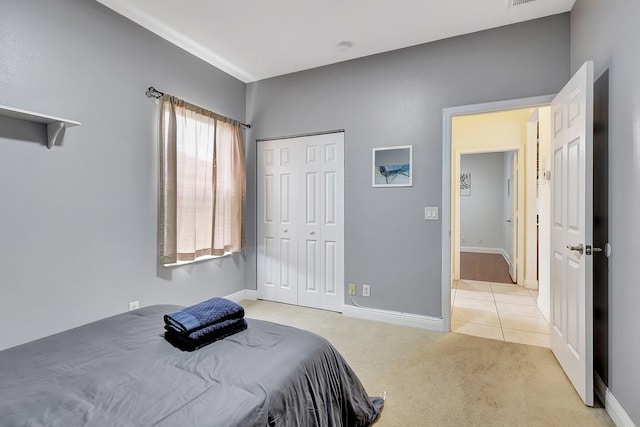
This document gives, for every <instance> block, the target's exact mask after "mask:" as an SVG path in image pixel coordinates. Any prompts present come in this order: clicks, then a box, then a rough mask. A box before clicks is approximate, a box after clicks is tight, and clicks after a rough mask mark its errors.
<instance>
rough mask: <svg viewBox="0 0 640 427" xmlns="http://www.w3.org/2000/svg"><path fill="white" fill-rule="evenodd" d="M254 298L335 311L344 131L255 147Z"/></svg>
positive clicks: (340, 278)
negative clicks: (255, 279)
mask: <svg viewBox="0 0 640 427" xmlns="http://www.w3.org/2000/svg"><path fill="white" fill-rule="evenodd" d="M258 189H259V190H258V298H260V299H267V300H272V301H279V302H286V303H290V304H299V305H303V306H307V307H314V308H321V309H325V310H332V311H342V305H343V302H344V134H343V133H342V132H340V133H333V134H326V135H314V136H307V137H299V138H290V139H282V140H276V141H263V142H260V143H259V145H258Z"/></svg>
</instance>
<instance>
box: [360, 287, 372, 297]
mask: <svg viewBox="0 0 640 427" xmlns="http://www.w3.org/2000/svg"><path fill="white" fill-rule="evenodd" d="M362 296H363V297H370V296H371V287H370V286H369V285H362Z"/></svg>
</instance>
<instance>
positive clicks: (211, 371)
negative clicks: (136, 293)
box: [0, 305, 382, 427]
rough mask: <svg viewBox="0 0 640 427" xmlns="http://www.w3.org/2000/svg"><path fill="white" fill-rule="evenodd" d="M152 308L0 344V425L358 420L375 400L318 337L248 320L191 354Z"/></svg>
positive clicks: (375, 409) (368, 414)
mask: <svg viewBox="0 0 640 427" xmlns="http://www.w3.org/2000/svg"><path fill="white" fill-rule="evenodd" d="M180 308H181V307H178V306H174V305H156V306H151V307H145V308H142V309H139V310H134V311H130V312H127V313H123V314H119V315H116V316H113V317H109V318H107V319H103V320H99V321H97V322H93V323H90V324H87V325H84V326H81V327H78V328H75V329H71V330H69V331H65V332H62V333H59V334H56V335H52V336H49V337H46V338H42V339H39V340H36V341H33V342H30V343H27V344H23V345H20V346H17V347H13V348H10V349H7V350H3V351H0V425H2V426H48V427H49V426H64V427H69V426H109V427H114V426H340V425H343V426H366V425H369V424H371V423H372V422H373V421H374V420H375V419H376V417H377V416H378V415H379V411H380V409H381V404H382V401H381V399H377V398H369V396H368V395H367V393H366V391H365V390H364V388H363V386H362V384H361V383H360V381H359V380H358V378H357V377H356V375H355V373H354V372H353V370H352V369H351V368H350V367H349V365H348V364H347V363H346V362H345V360H344V359H343V358H342V356H341V355H340V354H339V353H338V352H337V350H335V349H334V348H333V346H331V344H330V343H329V342H328V341H327V340H325V339H324V338H322V337H319V336H318V335H315V334H313V333H311V332H307V331H303V330H299V329H296V328H292V327H288V326H284V325H279V324H275V323H270V322H265V321H259V320H254V319H247V323H248V328H247V329H246V330H245V331H243V332H240V333H237V334H235V335H232V336H230V337H227V338H225V339H224V340H221V341H217V342H215V343H213V344H210V345H208V346H206V347H204V348H201V349H199V350H197V351H194V352H184V351H181V350H179V349H177V348H175V347H173V346H171V345H170V344H169V343H168V342H166V341H165V340H164V338H163V336H162V331H163V320H162V316H163V314H165V313H169V312H172V311H175V310H178V309H180Z"/></svg>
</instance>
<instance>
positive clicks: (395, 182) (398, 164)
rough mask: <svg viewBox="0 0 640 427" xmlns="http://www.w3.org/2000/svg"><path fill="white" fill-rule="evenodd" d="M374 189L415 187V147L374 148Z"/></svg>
mask: <svg viewBox="0 0 640 427" xmlns="http://www.w3.org/2000/svg"><path fill="white" fill-rule="evenodd" d="M372 159H373V162H372V172H373V173H372V182H371V184H372V186H373V187H413V145H398V146H395V147H380V148H374V149H373V152H372Z"/></svg>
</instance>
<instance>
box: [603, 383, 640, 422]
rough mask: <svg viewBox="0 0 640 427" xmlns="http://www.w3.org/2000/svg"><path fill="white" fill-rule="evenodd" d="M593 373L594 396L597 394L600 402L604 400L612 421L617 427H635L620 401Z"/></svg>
mask: <svg viewBox="0 0 640 427" xmlns="http://www.w3.org/2000/svg"><path fill="white" fill-rule="evenodd" d="M593 375H594V381H593V385H594V389H595V393H596V396H598V399H600V401H601V402H604V407H605V409H606V410H607V413H608V414H609V417H611V420H612V421H613V423H614V424H615V425H616V426H617V427H636V425H635V423H634V422H633V420H632V419H631V417H629V414H627V411H625V410H624V408H623V407H622V405H621V404H620V402H618V400H617V399H616V398H615V396H614V395H613V393H611V391H610V390H609V389H608V388H607V386H606V385H605V384H604V381H602V379H601V378H600V376H599V375H598V374H596V373H595V372H594V374H593Z"/></svg>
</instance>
